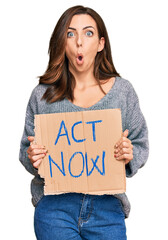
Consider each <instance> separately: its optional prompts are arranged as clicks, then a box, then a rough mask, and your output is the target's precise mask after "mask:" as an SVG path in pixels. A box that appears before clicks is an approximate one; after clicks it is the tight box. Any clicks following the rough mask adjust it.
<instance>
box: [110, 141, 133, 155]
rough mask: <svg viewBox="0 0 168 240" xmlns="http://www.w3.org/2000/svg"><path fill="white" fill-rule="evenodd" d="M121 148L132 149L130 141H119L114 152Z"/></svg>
mask: <svg viewBox="0 0 168 240" xmlns="http://www.w3.org/2000/svg"><path fill="white" fill-rule="evenodd" d="M123 148H130V149H132V147H131V144H130V142H129V141H125V142H121V143H120V144H119V145H118V147H117V148H115V150H114V152H115V153H117V152H119V151H120V150H121V149H123Z"/></svg>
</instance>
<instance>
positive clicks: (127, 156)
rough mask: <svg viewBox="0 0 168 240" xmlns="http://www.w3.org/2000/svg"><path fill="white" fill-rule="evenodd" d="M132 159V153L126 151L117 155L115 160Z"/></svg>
mask: <svg viewBox="0 0 168 240" xmlns="http://www.w3.org/2000/svg"><path fill="white" fill-rule="evenodd" d="M132 159H133V155H132V154H127V153H124V154H122V155H121V156H119V157H117V158H116V160H119V161H121V160H125V161H129V162H130V161H131V160H132Z"/></svg>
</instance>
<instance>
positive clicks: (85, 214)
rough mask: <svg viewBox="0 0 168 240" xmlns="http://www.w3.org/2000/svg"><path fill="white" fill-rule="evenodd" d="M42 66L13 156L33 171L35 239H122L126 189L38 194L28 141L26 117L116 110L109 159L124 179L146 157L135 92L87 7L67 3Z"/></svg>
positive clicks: (36, 153)
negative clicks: (117, 131)
mask: <svg viewBox="0 0 168 240" xmlns="http://www.w3.org/2000/svg"><path fill="white" fill-rule="evenodd" d="M49 56H50V58H49V64H48V67H47V70H46V72H45V74H44V75H43V76H41V77H40V81H39V84H38V85H37V86H36V87H35V89H34V90H33V92H32V94H31V97H30V100H29V103H28V106H27V112H26V120H25V128H24V133H23V137H22V140H21V148H20V161H21V162H22V164H23V165H24V166H25V168H26V169H27V170H28V171H29V172H30V173H32V174H33V175H34V179H33V180H32V184H31V192H32V202H33V205H34V206H35V217H34V226H35V233H36V237H37V239H39V240H47V239H49V240H52V239H58V240H60V239H62V240H64V239H66V240H67V239H74V240H75V239H76V240H78V239H91V240H94V239H96V240H98V239H101V240H102V239H106V240H108V239H114V240H120V239H122V240H125V239H126V228H125V218H126V217H128V215H129V211H130V204H129V201H128V199H127V197H126V194H125V193H124V194H117V195H102V196H98V195H89V194H82V193H66V194H60V195H52V196H44V194H43V186H44V182H43V179H41V178H40V176H39V175H38V167H39V165H40V163H41V161H42V159H43V158H44V156H45V155H46V152H47V149H45V148H44V147H43V146H40V145H38V143H35V142H34V137H33V136H34V115H35V114H46V113H58V112H73V111H74V112H76V111H86V110H87V111H88V110H99V109H109V108H120V109H121V112H122V127H123V136H122V137H121V139H120V140H119V141H118V142H117V143H116V145H115V152H114V156H115V158H116V159H117V160H118V161H120V160H124V161H125V169H126V175H127V176H128V177H132V176H133V175H134V174H135V173H136V172H137V171H138V169H139V168H141V167H142V166H143V165H144V164H145V162H146V160H147V157H148V131H147V126H146V122H145V119H144V117H143V114H142V112H141V110H140V107H139V101H138V97H137V95H136V92H135V91H134V89H133V87H132V85H131V84H130V82H129V81H128V80H125V79H123V78H121V76H120V75H119V74H118V73H117V71H116V69H115V67H114V64H113V61H112V56H111V49H110V43H109V38H108V34H107V31H106V27H105V25H104V23H103V20H102V19H101V17H100V16H99V15H98V14H97V13H96V12H95V11H94V10H92V9H90V8H85V7H83V6H75V7H72V8H69V9H68V10H66V11H65V12H64V13H63V15H62V16H61V18H60V19H59V21H58V23H57V25H56V27H55V29H54V31H53V34H52V36H51V40H50V44H49Z"/></svg>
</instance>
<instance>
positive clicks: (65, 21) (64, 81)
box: [39, 5, 120, 103]
mask: <svg viewBox="0 0 168 240" xmlns="http://www.w3.org/2000/svg"><path fill="white" fill-rule="evenodd" d="M77 14H89V15H90V16H91V17H92V18H93V19H94V20H95V22H96V24H97V29H98V34H99V39H101V37H104V38H105V46H104V49H103V50H102V51H101V52H98V53H97V55H96V58H95V64H94V76H95V78H96V81H97V82H98V85H99V87H100V89H101V90H102V91H103V89H102V87H101V84H100V80H107V79H109V78H111V77H116V76H120V75H119V74H118V73H117V71H116V69H115V67H114V64H113V61H112V56H111V48H110V42H109V38H108V34H107V30H106V27H105V24H104V22H103V20H102V18H101V17H100V16H99V14H98V13H97V12H95V11H94V10H93V9H91V8H88V7H83V6H80V5H79V6H74V7H71V8H69V9H67V10H66V11H65V12H64V13H63V14H62V16H61V17H60V19H59V20H58V22H57V24H56V26H55V29H54V31H53V33H52V35H51V39H50V42H49V49H48V54H49V63H48V67H47V70H46V72H45V73H44V75H42V76H40V77H39V78H40V79H39V83H42V84H49V87H48V88H47V90H46V92H45V93H44V95H43V97H42V99H46V101H47V102H50V103H53V102H55V101H58V100H62V99H64V98H65V97H67V98H68V99H70V100H71V101H73V99H74V95H73V90H74V87H75V78H74V76H73V75H72V73H71V72H70V71H69V69H68V59H67V57H66V54H65V46H66V39H67V31H68V27H69V25H70V22H71V19H72V17H73V16H74V15H77ZM103 93H104V94H106V93H105V92H104V91H103Z"/></svg>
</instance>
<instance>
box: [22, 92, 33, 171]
mask: <svg viewBox="0 0 168 240" xmlns="http://www.w3.org/2000/svg"><path fill="white" fill-rule="evenodd" d="M36 103H37V101H36V94H35V89H34V90H33V92H32V94H31V96H30V99H29V102H28V105H27V109H26V117H25V126H24V131H23V136H22V139H21V143H20V153H19V160H20V162H21V163H22V164H23V166H24V167H25V168H26V170H27V171H28V172H29V173H31V174H33V175H38V170H37V169H36V168H34V167H33V165H32V164H31V162H30V159H29V158H28V153H27V149H28V147H29V146H30V142H29V141H28V139H27V137H28V136H34V135H35V134H34V114H36V108H37V104H36Z"/></svg>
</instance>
